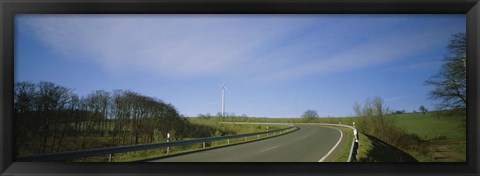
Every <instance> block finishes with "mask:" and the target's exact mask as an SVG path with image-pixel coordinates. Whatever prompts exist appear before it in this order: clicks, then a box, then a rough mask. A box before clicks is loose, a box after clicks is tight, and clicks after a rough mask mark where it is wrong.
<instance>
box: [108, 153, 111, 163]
mask: <svg viewBox="0 0 480 176" xmlns="http://www.w3.org/2000/svg"><path fill="white" fill-rule="evenodd" d="M108 162H112V154H111V153H110V154H109V155H108Z"/></svg>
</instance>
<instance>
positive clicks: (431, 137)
mask: <svg viewBox="0 0 480 176" xmlns="http://www.w3.org/2000/svg"><path fill="white" fill-rule="evenodd" d="M394 118H395V120H396V124H397V125H398V126H399V127H401V128H403V129H404V130H405V131H407V132H408V133H412V134H416V135H418V136H420V137H421V138H423V139H424V140H426V141H427V142H428V150H429V154H428V156H415V155H413V156H415V157H416V158H417V159H418V160H419V161H427V162H458V161H460V162H461V161H463V162H464V161H466V160H465V159H466V137H465V136H466V132H465V129H464V127H462V124H463V123H465V117H461V116H451V115H448V114H446V113H444V112H439V111H436V112H428V113H426V114H423V113H409V114H400V115H396V116H395V117H394Z"/></svg>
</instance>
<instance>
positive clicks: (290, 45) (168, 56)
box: [15, 14, 466, 117]
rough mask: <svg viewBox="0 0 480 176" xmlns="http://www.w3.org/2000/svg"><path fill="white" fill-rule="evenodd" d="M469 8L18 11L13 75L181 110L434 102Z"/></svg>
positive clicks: (324, 109)
mask: <svg viewBox="0 0 480 176" xmlns="http://www.w3.org/2000/svg"><path fill="white" fill-rule="evenodd" d="M465 19H466V18H465V15H463V14H458V15H446V14H442V15H358V14H357V15H346V14H344V15H326V14H316V15H292V14H289V15H286V14H285V15H261V14H257V15H186V14H185V15H180V14H176V15H167V14H159V15H65V14H62V15H47V14H41V15H16V16H15V80H16V81H30V82H34V83H38V82H40V81H49V82H53V83H55V84H58V85H61V86H64V87H67V88H70V89H72V90H73V91H74V92H75V93H77V94H78V95H80V96H86V95H88V94H89V93H92V92H94V91H95V90H106V91H112V90H114V89H125V90H132V91H135V92H138V93H140V94H142V95H146V96H150V97H156V98H158V99H161V100H162V101H164V102H166V103H171V104H172V105H174V106H175V107H176V109H177V110H178V111H179V113H180V114H183V115H185V116H197V115H198V114H206V113H210V114H212V115H215V114H217V113H218V112H220V111H221V84H225V86H226V87H227V89H228V91H227V92H226V95H225V111H226V112H227V113H234V114H235V115H242V114H246V115H248V116H256V117H300V116H301V115H302V114H303V112H305V111H306V110H308V109H310V110H315V111H317V113H318V114H319V115H320V116H321V117H346V116H352V115H354V111H353V108H352V107H353V105H354V104H355V102H358V103H363V102H364V101H365V100H366V99H367V98H372V97H375V96H378V97H381V98H382V99H383V100H384V103H385V105H386V106H387V107H389V108H390V109H393V110H406V111H407V112H411V111H413V110H416V111H418V107H419V106H420V105H424V106H425V107H426V108H427V109H434V107H435V106H434V105H435V103H436V102H434V101H433V100H431V99H429V98H428V97H429V96H428V93H429V91H431V90H432V89H433V87H430V86H427V85H425V84H424V81H425V80H426V79H428V78H430V77H432V76H433V75H435V74H436V73H437V72H438V70H439V68H440V66H441V65H442V63H443V62H442V61H443V57H444V55H445V54H446V53H447V50H446V46H447V45H448V42H449V40H450V38H451V35H452V34H454V33H458V32H465V31H466V29H465V27H466V22H465Z"/></svg>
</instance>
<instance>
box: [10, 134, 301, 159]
mask: <svg viewBox="0 0 480 176" xmlns="http://www.w3.org/2000/svg"><path fill="white" fill-rule="evenodd" d="M293 128H296V129H295V130H298V129H299V128H298V127H296V126H291V127H288V128H282V129H277V130H270V131H264V132H256V133H247V134H239V135H228V136H219V137H208V138H198V139H190V140H180V141H171V142H160V143H153V144H140V145H130V146H117V147H108V148H99V149H88V150H78V151H69V152H59V153H50V154H43V155H33V156H27V157H18V158H16V161H63V160H71V159H77V158H84V157H91V156H98V155H110V158H111V156H112V154H114V153H124V152H131V151H138V150H148V149H156V148H165V147H171V146H179V145H188V144H195V143H203V146H204V148H205V142H212V141H219V140H230V139H234V138H241V137H248V136H255V135H261V134H267V135H268V134H270V133H274V134H276V132H280V133H282V132H283V131H286V130H289V129H293ZM257 138H258V136H257Z"/></svg>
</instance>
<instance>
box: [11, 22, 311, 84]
mask: <svg viewBox="0 0 480 176" xmlns="http://www.w3.org/2000/svg"><path fill="white" fill-rule="evenodd" d="M22 18H24V19H23V20H24V22H25V23H26V24H27V25H28V26H29V27H30V29H31V30H33V31H34V33H35V37H38V38H40V40H42V41H43V42H44V43H46V44H47V45H48V46H49V47H51V48H52V49H54V50H55V51H57V52H59V53H62V54H63V55H64V56H65V57H71V56H72V55H82V58H87V59H91V61H93V62H96V63H98V64H101V65H102V66H103V67H105V68H106V69H108V70H110V71H115V72H117V71H122V70H123V71H125V70H127V71H128V70H129V69H135V70H137V71H138V70H142V71H146V72H149V73H157V74H164V75H165V74H167V75H176V76H199V75H208V74H214V73H218V72H221V71H225V70H229V69H232V68H235V66H236V64H238V63H239V62H245V59H246V58H245V57H244V56H245V55H248V54H250V53H252V52H255V50H256V49H257V48H260V47H262V45H265V44H266V43H269V42H271V41H272V40H275V39H277V38H281V37H282V36H284V35H288V34H289V33H290V32H291V31H292V30H295V29H297V28H299V27H301V25H303V24H304V23H305V20H302V19H298V18H292V19H287V20H285V19H275V18H273V19H265V18H250V17H248V16H247V17H235V16H231V17H226V18H218V17H215V16H214V17H211V16H208V15H207V16H198V15H195V16H189V15H176V16H175V15H173V16H171V15H159V16H149V15H136V16H135V15H134V16H121V15H120V16H118V15H33V16H29V15H25V16H21V17H20V19H22ZM288 23H292V24H295V25H289V24H288ZM247 59H248V58H247Z"/></svg>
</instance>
